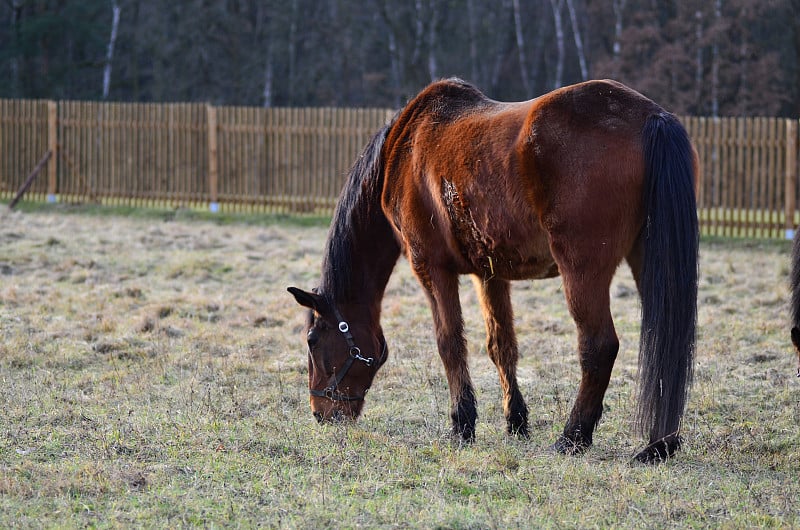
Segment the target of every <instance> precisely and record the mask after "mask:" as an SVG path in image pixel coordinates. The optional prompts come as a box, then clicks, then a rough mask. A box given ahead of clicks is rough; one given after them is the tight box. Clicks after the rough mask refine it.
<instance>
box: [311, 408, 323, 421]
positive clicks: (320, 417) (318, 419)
mask: <svg viewBox="0 0 800 530" xmlns="http://www.w3.org/2000/svg"><path fill="white" fill-rule="evenodd" d="M313 414H314V417H315V418H316V419H317V422H318V423H322V420H323V419H324V418H323V416H322V413H321V412H319V411H318V410H315V411H314V412H313Z"/></svg>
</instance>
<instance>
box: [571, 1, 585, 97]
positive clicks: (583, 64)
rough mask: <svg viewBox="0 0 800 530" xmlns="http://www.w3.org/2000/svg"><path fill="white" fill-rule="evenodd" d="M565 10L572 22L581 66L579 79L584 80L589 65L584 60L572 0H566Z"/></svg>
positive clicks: (579, 31)
mask: <svg viewBox="0 0 800 530" xmlns="http://www.w3.org/2000/svg"><path fill="white" fill-rule="evenodd" d="M567 11H569V21H570V23H571V24H572V35H573V37H574V38H575V49H576V50H577V52H578V63H579V64H580V67H581V81H586V80H587V79H589V66H588V65H587V62H586V53H585V52H584V50H583V39H582V38H581V30H580V27H579V26H578V14H577V13H576V12H575V3H574V0H567Z"/></svg>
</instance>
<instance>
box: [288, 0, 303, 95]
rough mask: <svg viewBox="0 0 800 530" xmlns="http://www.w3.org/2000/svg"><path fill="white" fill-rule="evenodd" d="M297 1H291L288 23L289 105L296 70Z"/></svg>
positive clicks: (292, 93)
mask: <svg viewBox="0 0 800 530" xmlns="http://www.w3.org/2000/svg"><path fill="white" fill-rule="evenodd" d="M299 3H300V2H299V0H292V14H291V17H292V18H291V20H290V21H289V83H288V85H289V87H288V88H289V89H288V95H287V98H288V100H289V102H290V103H291V102H292V100H293V98H294V85H295V77H296V74H295V71H296V69H297V64H296V63H297V43H296V40H297V16H298V11H299V8H300V6H299Z"/></svg>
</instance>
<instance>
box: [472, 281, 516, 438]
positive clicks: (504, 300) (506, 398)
mask: <svg viewBox="0 0 800 530" xmlns="http://www.w3.org/2000/svg"><path fill="white" fill-rule="evenodd" d="M472 280H473V283H474V284H475V289H476V290H477V291H478V297H479V298H480V301H481V309H482V311H483V319H484V322H485V323H486V350H487V352H488V353H489V358H490V359H491V360H492V362H493V363H494V365H495V367H496V368H497V372H498V374H499V376H500V387H501V388H502V391H503V412H504V414H505V418H506V428H507V430H508V433H509V434H516V435H519V436H523V437H527V436H528V407H527V406H526V405H525V400H524V399H523V398H522V394H521V393H520V391H519V385H518V383H517V361H518V360H519V351H518V349H517V337H516V333H515V332H514V311H513V308H512V306H511V294H510V283H509V282H508V281H506V280H500V279H497V278H493V279H490V280H483V279H481V278H479V277H477V276H473V277H472Z"/></svg>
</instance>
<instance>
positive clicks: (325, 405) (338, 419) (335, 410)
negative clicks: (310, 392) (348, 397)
mask: <svg viewBox="0 0 800 530" xmlns="http://www.w3.org/2000/svg"><path fill="white" fill-rule="evenodd" d="M363 404H364V402H363V401H334V400H332V399H328V398H322V397H314V396H312V397H311V414H313V415H314V418H315V419H316V420H317V422H318V423H346V422H354V421H355V420H356V419H357V418H358V416H359V414H361V408H362V406H363Z"/></svg>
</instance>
